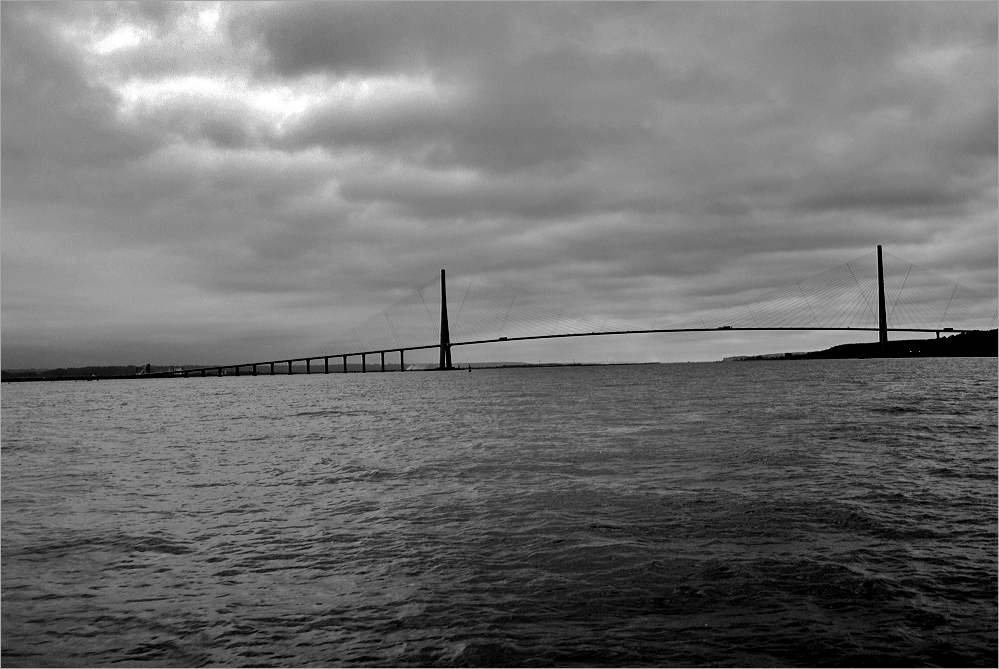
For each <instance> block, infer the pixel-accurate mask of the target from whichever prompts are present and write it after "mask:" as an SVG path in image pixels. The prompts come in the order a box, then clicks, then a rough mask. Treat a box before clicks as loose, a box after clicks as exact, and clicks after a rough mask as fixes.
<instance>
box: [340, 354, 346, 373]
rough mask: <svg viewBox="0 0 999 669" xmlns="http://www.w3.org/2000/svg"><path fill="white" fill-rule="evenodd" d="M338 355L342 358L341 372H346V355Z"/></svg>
mask: <svg viewBox="0 0 999 669" xmlns="http://www.w3.org/2000/svg"><path fill="white" fill-rule="evenodd" d="M340 357H342V358H343V373H344V374H346V373H347V356H345V355H344V356H340Z"/></svg>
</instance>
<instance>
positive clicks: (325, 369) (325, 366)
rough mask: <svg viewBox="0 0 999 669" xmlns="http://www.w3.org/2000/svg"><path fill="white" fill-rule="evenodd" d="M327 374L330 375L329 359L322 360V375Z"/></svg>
mask: <svg viewBox="0 0 999 669" xmlns="http://www.w3.org/2000/svg"><path fill="white" fill-rule="evenodd" d="M329 373H330V359H329V358H323V374H329Z"/></svg>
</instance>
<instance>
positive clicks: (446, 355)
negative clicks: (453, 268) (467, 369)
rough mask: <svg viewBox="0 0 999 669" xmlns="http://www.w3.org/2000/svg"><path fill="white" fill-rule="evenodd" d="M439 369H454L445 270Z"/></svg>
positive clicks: (442, 286)
mask: <svg viewBox="0 0 999 669" xmlns="http://www.w3.org/2000/svg"><path fill="white" fill-rule="evenodd" d="M437 369H452V367H451V334H450V332H448V327H447V284H446V283H445V281H444V270H441V358H440V365H439V366H438V367H437Z"/></svg>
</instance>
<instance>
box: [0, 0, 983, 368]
mask: <svg viewBox="0 0 999 669" xmlns="http://www.w3.org/2000/svg"><path fill="white" fill-rule="evenodd" d="M0 26H2V48H3V54H2V61H0V63H2V65H0V66H2V77H0V82H2V87H3V88H2V115H0V123H2V176H3V179H2V205H3V227H2V242H3V246H2V265H0V267H2V284H0V285H2V310H3V311H2V316H3V318H2V328H3V330H2V335H3V341H2V345H3V365H4V367H5V368H12V367H45V366H54V365H70V364H81V365H82V364H102V363H106V364H114V363H123V364H125V363H135V364H139V363H144V362H153V363H178V364H179V363H197V362H204V363H210V362H218V363H224V362H233V361H240V360H254V359H269V358H272V357H279V356H290V355H307V354H312V353H313V352H317V351H318V350H319V349H320V348H321V346H322V344H323V342H325V341H328V340H329V339H330V338H331V337H332V336H333V334H334V333H335V332H337V331H339V330H343V329H346V328H349V327H351V326H353V325H355V324H357V323H358V322H361V321H363V320H364V319H365V318H367V317H369V316H370V315H371V314H372V313H374V312H377V311H379V310H380V309H381V308H383V307H385V306H387V305H388V304H390V303H392V302H393V301H394V300H396V299H399V298H400V297H401V296H402V295H404V294H406V293H408V291H410V290H411V289H413V288H415V287H416V286H419V285H422V284H424V283H426V282H427V281H429V280H431V279H432V278H433V277H434V276H435V274H436V272H437V271H438V270H439V269H440V268H441V267H445V268H447V269H448V272H449V276H453V277H456V278H457V277H461V278H462V279H463V280H466V281H475V282H477V284H480V285H485V286H490V287H495V288H496V289H497V290H506V291H512V292H517V293H518V294H531V295H533V296H535V297H536V298H537V299H539V300H542V301H544V300H549V301H550V302H552V303H558V302H560V301H566V300H570V299H571V300H572V303H573V305H574V308H575V309H576V310H577V311H580V312H585V313H592V314H594V315H606V316H608V317H613V318H614V319H616V320H619V321H626V322H629V323H633V324H634V325H635V326H636V327H641V326H643V325H646V324H650V323H652V322H653V321H654V322H656V323H659V322H662V321H663V320H667V319H670V320H675V321H682V320H684V318H685V317H686V316H688V315H689V314H690V313H693V312H695V311H698V310H702V309H704V308H708V307H710V306H712V305H716V304H717V305H721V306H727V304H733V303H737V302H739V301H741V300H743V299H746V298H747V296H748V297H752V295H753V294H754V291H756V292H759V291H765V290H767V289H770V288H774V287H776V286H778V285H782V284H784V283H787V282H788V281H792V280H795V279H796V278H803V277H807V276H810V275H812V274H815V273H817V272H819V271H822V270H824V269H827V268H829V267H832V266H835V265H839V264H841V263H843V262H846V261H848V260H852V259H853V258H856V257H858V256H861V255H864V254H865V253H868V252H870V251H871V250H872V249H873V247H874V246H875V245H876V244H879V243H880V244H884V245H885V248H886V250H889V251H891V252H892V253H893V254H895V255H897V256H901V257H904V258H906V259H908V260H911V261H913V262H915V263H917V264H919V265H921V266H923V267H926V268H927V269H929V270H932V271H934V272H936V273H937V274H940V275H942V276H945V277H947V278H950V279H952V280H955V281H958V282H959V283H961V284H962V285H964V286H967V287H968V288H970V289H973V290H977V291H979V292H983V293H986V294H988V295H995V293H996V285H997V281H999V278H997V265H999V260H997V246H999V234H997V219H996V212H997V197H999V195H997V156H996V154H997V130H996V129H997V125H999V119H997V109H999V99H997V84H996V82H997V79H999V73H997V62H999V59H997V46H996V35H997V31H999V28H997V9H996V6H995V4H994V3H946V4H945V3H939V4H937V3H904V2H903V3H845V4H840V3H800V4H798V3H792V4H789V3H774V4H771V3H689V4H688V3H640V4H634V5H633V4H628V3H609V4H604V3H580V4H575V3H538V4H534V3H409V2H405V3H345V4H340V3H316V4H312V3H272V4H259V5H258V4H256V3H251V4H233V5H229V4H214V3H195V4H191V5H182V4H175V3H165V4H147V3H138V4H135V5H127V4H126V5H122V4H118V3H95V4H88V3H69V4H57V3H52V4H50V3H3V4H2V5H0ZM726 300H728V301H727V302H726ZM729 341H730V342H731V341H732V340H729ZM657 342H658V343H657ZM678 342H679V343H678ZM737 343H738V345H743V342H741V341H740V342H737ZM821 343H822V342H817V341H816V342H815V347H817V346H818V345H819V344H821ZM775 345H777V346H778V349H780V348H782V347H784V348H788V349H790V348H795V346H793V345H791V344H788V345H787V346H786V347H785V346H783V344H775ZM620 346H622V349H621V352H620V356H621V357H623V358H625V359H664V360H666V359H681V358H682V359H684V360H686V359H715V358H717V357H719V356H720V354H721V353H725V354H728V352H729V349H728V348H726V346H729V344H725V345H719V344H718V342H717V341H716V342H707V343H705V342H700V343H696V342H690V341H682V342H680V340H675V341H674V340H671V341H670V342H665V341H662V340H653V341H650V340H648V339H647V338H636V339H635V340H633V341H632V343H628V344H620ZM678 346H679V347H680V351H679V353H677V352H676V348H677V347H678ZM719 346H720V347H719ZM809 347H810V346H808V345H806V346H805V348H809ZM469 351H470V349H469ZM524 351H525V355H527V356H528V357H530V356H531V355H533V352H532V353H530V354H528V353H526V349H524ZM583 352H585V353H586V354H588V355H594V356H598V354H597V353H595V349H592V348H586V347H585V345H583V344H579V347H577V348H571V347H570V348H566V349H564V350H561V351H558V352H552V351H548V350H547V349H546V351H545V355H546V356H547V357H556V358H567V357H568V358H571V357H580V356H579V355H574V354H577V353H583ZM735 352H736V353H741V352H747V353H751V352H754V351H735ZM755 352H758V351H755ZM485 353H489V354H490V355H492V356H493V357H495V355H501V357H508V356H507V355H506V354H501V353H496V352H484V354H485ZM510 355H512V354H510ZM522 357H523V356H522ZM123 358H125V359H123ZM597 359H605V358H600V357H598V358H597Z"/></svg>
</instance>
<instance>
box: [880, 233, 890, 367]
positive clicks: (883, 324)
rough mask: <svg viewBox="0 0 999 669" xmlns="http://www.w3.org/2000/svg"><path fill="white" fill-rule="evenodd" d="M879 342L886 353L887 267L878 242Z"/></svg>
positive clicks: (882, 350)
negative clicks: (882, 258)
mask: <svg viewBox="0 0 999 669" xmlns="http://www.w3.org/2000/svg"><path fill="white" fill-rule="evenodd" d="M878 342H879V343H880V344H881V352H882V353H884V351H885V349H886V348H888V317H887V316H885V268H884V263H883V262H882V260H881V244H878Z"/></svg>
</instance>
